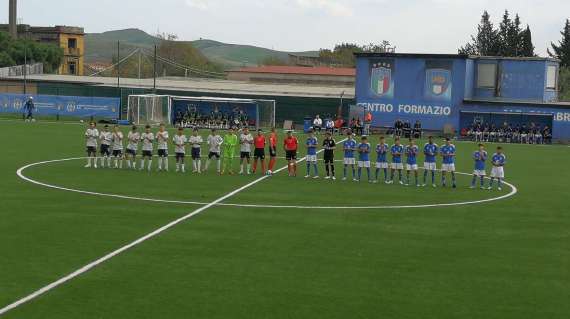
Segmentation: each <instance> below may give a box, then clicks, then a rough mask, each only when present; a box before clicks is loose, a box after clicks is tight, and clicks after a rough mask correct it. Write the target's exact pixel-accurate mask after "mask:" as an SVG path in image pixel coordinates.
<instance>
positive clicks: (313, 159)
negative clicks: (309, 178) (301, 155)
mask: <svg viewBox="0 0 570 319" xmlns="http://www.w3.org/2000/svg"><path fill="white" fill-rule="evenodd" d="M307 162H309V163H316V162H317V155H307Z"/></svg>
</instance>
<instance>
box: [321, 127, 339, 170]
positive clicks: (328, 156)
mask: <svg viewBox="0 0 570 319" xmlns="http://www.w3.org/2000/svg"><path fill="white" fill-rule="evenodd" d="M323 148H324V150H325V152H324V153H325V156H324V159H325V168H326V170H327V176H326V177H325V179H332V180H333V181H334V180H336V177H335V176H334V149H335V148H336V142H335V141H334V139H333V138H332V133H331V132H330V131H327V132H326V134H325V139H324V141H323Z"/></svg>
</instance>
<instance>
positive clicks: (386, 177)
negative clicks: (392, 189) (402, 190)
mask: <svg viewBox="0 0 570 319" xmlns="http://www.w3.org/2000/svg"><path fill="white" fill-rule="evenodd" d="M384 180H385V181H387V180H388V169H387V168H384Z"/></svg>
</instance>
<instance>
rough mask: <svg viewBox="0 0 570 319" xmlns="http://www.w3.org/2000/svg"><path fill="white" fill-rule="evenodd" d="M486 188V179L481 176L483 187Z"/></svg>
mask: <svg viewBox="0 0 570 319" xmlns="http://www.w3.org/2000/svg"><path fill="white" fill-rule="evenodd" d="M483 186H485V177H483V176H481V187H483Z"/></svg>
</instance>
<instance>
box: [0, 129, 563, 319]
mask: <svg viewBox="0 0 570 319" xmlns="http://www.w3.org/2000/svg"><path fill="white" fill-rule="evenodd" d="M84 130H85V126H83V125H79V124H75V123H57V124H56V123H42V122H38V123H33V124H30V123H23V122H20V121H15V120H0V133H1V135H2V136H3V139H2V141H3V143H2V155H1V156H0V179H1V182H0V308H2V307H4V306H6V305H8V304H10V303H12V302H14V301H16V300H18V299H20V298H23V297H25V296H27V295H29V294H30V293H32V292H34V291H36V290H37V289H39V288H41V287H43V286H45V285H47V284H49V283H51V282H54V281H56V280H58V279H59V278H61V277H63V276H65V275H67V274H69V273H71V272H73V271H75V270H77V269H79V268H80V267H82V266H84V265H86V264H88V263H90V262H92V261H94V260H96V259H98V258H100V257H101V256H104V255H105V254H107V253H109V252H112V251H114V250H115V249H117V248H119V247H122V246H124V245H126V244H128V243H130V242H132V241H134V240H136V239H138V238H140V237H142V236H144V235H146V234H148V233H150V232H152V231H153V230H155V229H157V228H159V227H161V226H163V225H165V224H168V223H169V222H171V221H173V220H175V219H177V218H180V217H182V216H184V215H186V214H188V213H190V212H192V211H194V210H196V209H198V208H200V207H202V206H203V205H201V204H188V203H168V202H149V201H139V200H131V199H121V198H113V197H105V196H93V195H87V194H81V193H74V192H67V191H63V190H58V189H50V188H46V187H42V186H39V185H34V184H32V183H30V182H27V181H24V180H22V179H21V178H19V177H18V176H17V175H16V171H17V170H18V169H19V168H20V167H22V166H24V165H27V164H30V163H35V162H39V161H47V160H55V159H64V158H75V157H83V156H85V155H84V152H83V151H84V139H83V137H82V136H83V133H84ZM124 130H125V132H126V130H127V128H124ZM303 139H304V138H303V137H302V136H300V140H301V143H303ZM337 140H338V138H337ZM371 142H372V144H373V145H374V144H375V143H376V142H377V140H376V137H374V138H373V140H372V141H371ZM389 142H390V143H391V141H389ZM418 144H419V145H423V142H421V143H418ZM438 144H441V141H438ZM456 146H457V149H458V154H459V155H458V163H457V168H458V170H459V171H461V172H466V173H470V172H472V169H473V167H472V166H473V164H472V160H471V153H472V152H473V151H474V150H475V148H476V147H475V145H474V144H473V143H468V142H458V143H456ZM504 147H505V153H506V154H507V157H508V164H507V166H506V173H507V181H508V182H510V183H512V184H513V185H515V186H516V187H517V188H518V193H517V194H516V195H514V196H512V197H509V198H506V199H503V200H499V201H493V202H484V203H479V204H470V205H461V206H443V207H429V208H397V209H387V208H373V209H372V208H369V209H356V208H344V209H307V208H305V209H303V208H267V207H240V206H214V207H211V208H208V209H207V210H205V211H203V212H202V213H201V214H199V215H196V216H194V217H193V218H190V219H188V220H186V221H184V222H182V223H180V224H178V225H176V226H174V227H173V228H171V229H169V230H167V231H165V232H164V233H161V234H160V235H158V236H156V237H153V238H151V239H149V240H147V241H145V242H143V243H141V244H140V245H138V246H136V247H134V248H132V249H130V250H128V251H126V252H124V253H122V254H120V255H118V256H116V257H114V258H112V259H110V260H109V261H107V262H105V263H102V264H101V265H99V266H97V267H95V268H94V269H92V270H91V271H89V272H86V273H84V274H82V275H80V276H78V277H77V278H74V279H73V280H71V281H69V282H66V283H64V284H63V285H61V286H59V287H57V288H55V289H53V290H50V291H48V292H47V293H45V294H43V295H41V296H39V297H38V298H35V299H33V300H32V301H30V302H28V303H25V304H23V305H21V306H19V307H17V308H16V309H14V310H12V311H10V312H8V313H6V314H5V318H42V319H47V318H58V319H59V318H123V319H127V318H248V319H251V318H399V319H401V318H434V319H435V318H437V319H441V318H501V319H505V318H513V319H514V318H516V319H521V318H569V317H570V302H569V300H570V208H569V204H568V200H569V196H568V195H569V194H570V191H569V186H570V185H569V181H570V170H569V169H568V168H567V161H568V157H569V155H570V148H568V147H565V146H529V145H504ZM494 148H495V145H492V144H490V145H487V149H488V151H489V153H492V152H493V151H494ZM171 153H172V150H171ZM340 153H341V152H340V151H337V159H340V158H341V154H340ZM279 155H283V151H281V152H280V154H279ZM422 160H423V157H420V162H421V161H422ZM188 162H189V161H187V166H190V165H188V164H189V163H188ZM84 164H85V163H84V160H71V161H65V162H54V163H49V164H45V165H39V166H34V167H30V168H29V169H27V170H25V171H24V174H25V176H27V177H29V178H32V179H34V180H37V181H39V182H43V183H47V184H51V185H57V186H60V187H66V188H72V189H78V190H84V191H91V192H98V193H105V194H115V195H123V196H132V197H145V198H152V199H160V200H169V201H183V202H200V203H209V202H212V201H213V200H215V199H217V198H219V197H221V196H223V195H225V194H227V193H229V192H231V191H233V190H235V189H237V188H239V187H241V186H244V185H246V184H248V183H250V182H252V181H254V180H256V179H258V178H260V176H259V175H258V176H217V175H215V174H214V173H213V172H210V173H206V174H202V175H194V174H191V173H186V174H185V175H181V174H176V173H174V172H173V168H174V160H173V159H171V162H170V168H171V172H170V173H157V172H152V173H147V172H133V171H127V170H121V171H118V170H112V169H97V170H95V169H85V168H83V165H84ZM155 164H156V161H155ZM341 164H342V163H337V165H336V168H337V176H339V175H341V174H342V165H341ZM284 165H285V162H284V161H283V160H282V159H281V160H280V161H279V162H278V163H277V168H280V167H283V166H284ZM320 170H321V171H320V173H321V175H322V174H323V173H324V168H323V167H320ZM304 173H305V164H304V163H301V164H300V165H299V175H304ZM470 179H471V177H470V176H463V175H460V176H459V177H458V182H459V188H458V189H456V190H452V189H451V188H446V189H442V188H437V189H432V188H421V189H416V188H415V187H404V186H400V185H384V184H377V185H373V184H368V183H360V184H358V183H354V182H341V181H336V182H331V181H325V180H322V179H321V180H305V179H304V178H302V177H298V178H289V177H287V176H286V172H281V173H279V174H277V175H276V176H273V177H271V178H266V179H264V180H262V181H260V182H259V183H257V184H255V185H253V186H252V187H250V188H247V189H245V190H243V191H241V192H239V193H237V194H236V195H235V196H233V197H231V198H228V199H226V200H225V201H224V202H223V203H226V204H237V205H239V204H249V205H251V204H253V205H261V206H263V205H293V206H393V205H396V206H398V205H421V204H442V203H453V202H465V201H479V200H485V199H489V198H493V197H497V196H502V195H506V194H508V193H509V192H510V191H511V189H510V188H509V187H505V188H504V189H503V191H502V192H498V191H492V192H490V191H482V190H479V189H477V190H470V189H469V188H468V186H469V183H470ZM438 180H439V178H438ZM0 317H2V316H0Z"/></svg>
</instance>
